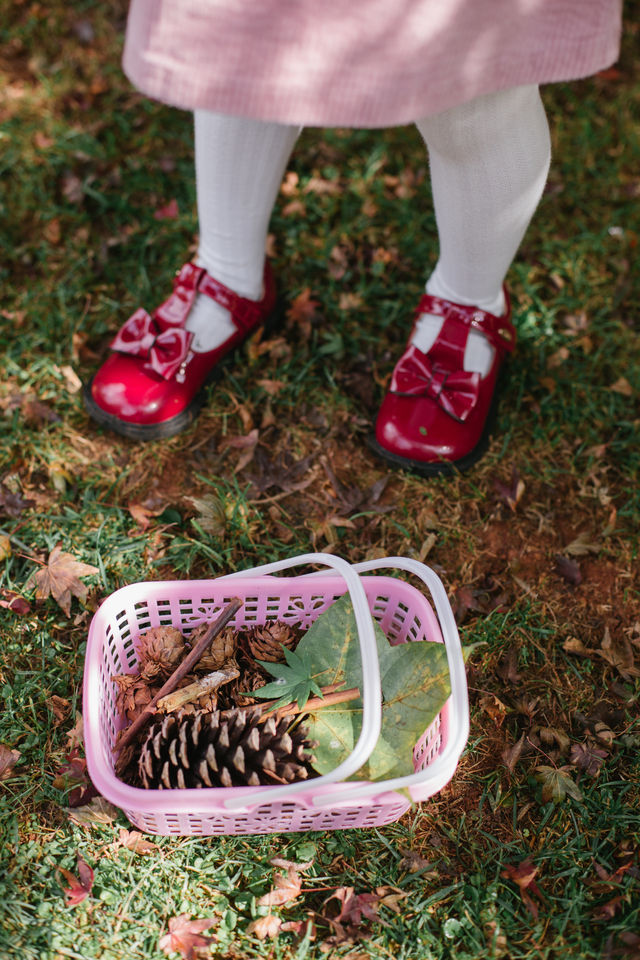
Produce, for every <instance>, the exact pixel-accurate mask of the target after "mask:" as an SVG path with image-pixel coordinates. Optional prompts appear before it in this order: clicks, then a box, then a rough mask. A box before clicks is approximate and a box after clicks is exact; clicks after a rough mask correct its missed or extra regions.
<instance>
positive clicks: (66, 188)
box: [62, 170, 84, 206]
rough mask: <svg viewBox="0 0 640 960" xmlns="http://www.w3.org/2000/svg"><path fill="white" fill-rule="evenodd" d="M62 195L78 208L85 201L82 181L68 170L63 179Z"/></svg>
mask: <svg viewBox="0 0 640 960" xmlns="http://www.w3.org/2000/svg"><path fill="white" fill-rule="evenodd" d="M62 195H63V196H64V198H65V200H68V201H69V203H73V204H75V205H76V206H77V205H78V204H80V203H82V201H83V200H84V187H83V185H82V180H81V179H80V177H77V176H76V175H75V173H71V171H70V170H68V171H67V172H66V173H65V175H64V176H63V178H62Z"/></svg>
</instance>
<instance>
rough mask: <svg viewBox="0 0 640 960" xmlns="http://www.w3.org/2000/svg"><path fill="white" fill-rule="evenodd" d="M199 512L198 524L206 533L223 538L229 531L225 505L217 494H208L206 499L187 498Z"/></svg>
mask: <svg viewBox="0 0 640 960" xmlns="http://www.w3.org/2000/svg"><path fill="white" fill-rule="evenodd" d="M186 499H187V500H190V501H191V503H192V504H193V505H194V507H195V508H196V510H197V511H198V517H197V518H196V522H197V524H198V526H199V527H200V529H201V530H203V531H204V533H210V534H211V536H212V537H223V536H224V534H225V532H226V529H227V516H226V514H225V510H224V504H223V503H222V501H221V499H220V497H218V496H216V494H215V493H207V494H205V495H204V497H187V498H186Z"/></svg>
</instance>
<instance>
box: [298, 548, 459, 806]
mask: <svg viewBox="0 0 640 960" xmlns="http://www.w3.org/2000/svg"><path fill="white" fill-rule="evenodd" d="M386 568H393V569H396V570H406V571H407V572H408V573H413V574H414V575H415V576H416V577H418V578H419V579H420V580H422V582H423V583H424V585H425V587H426V588H427V590H428V591H429V593H430V594H431V598H432V600H433V604H434V606H435V609H436V614H437V616H438V620H439V621H440V629H441V631H442V638H443V640H444V644H445V649H446V651H447V663H448V665H449V675H450V678H451V709H450V710H449V737H448V739H447V744H446V746H445V748H444V750H443V751H442V753H440V754H439V755H438V757H437V758H436V759H435V760H434V761H433V763H430V764H429V768H428V769H429V779H430V780H434V781H438V780H441V779H444V782H445V783H446V782H447V781H448V780H449V779H450V777H451V776H452V774H453V771H454V770H455V768H456V765H457V762H458V760H459V758H460V754H461V753H462V751H463V749H464V747H465V744H466V742H467V739H468V737H469V698H468V694H467V677H466V674H465V669H464V657H463V656H462V646H461V644H460V636H459V634H458V627H457V625H456V621H455V617H454V615H453V611H452V609H451V604H450V603H449V598H448V597H447V593H446V591H445V589H444V586H443V584H442V581H441V580H440V577H439V576H438V575H437V574H436V573H435V572H434V571H433V570H431V569H430V568H429V567H427V566H426V565H425V564H424V563H420V562H419V561H418V560H410V559H409V558H408V557H382V558H381V559H379V560H366V561H364V562H363V563H356V564H354V565H353V568H352V569H353V571H354V572H356V573H358V574H360V573H368V572H369V571H371V570H380V569H386ZM323 576H326V573H325V572H324V571H323V570H321V571H318V572H314V573H310V574H307V575H306V576H305V578H304V579H307V578H312V577H323ZM424 781H425V772H424V771H420V772H419V773H413V774H409V775H408V776H405V777H396V778H395V779H393V780H385V781H384V782H382V783H362V784H359V785H357V786H354V787H353V790H349V795H348V798H349V802H351V801H352V800H355V799H357V798H359V797H366V796H372V795H375V794H382V793H386V792H387V791H389V790H398V789H406V788H409V787H412V786H414V787H417V786H419V785H422V784H424ZM314 782H315V783H317V782H318V781H314ZM344 800H345V794H344V793H324V794H323V795H322V796H321V797H314V798H313V800H312V803H313V804H314V805H316V806H320V805H322V806H324V805H326V804H329V803H339V802H344Z"/></svg>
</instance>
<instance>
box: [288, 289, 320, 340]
mask: <svg viewBox="0 0 640 960" xmlns="http://www.w3.org/2000/svg"><path fill="white" fill-rule="evenodd" d="M319 306H320V303H319V301H318V300H314V299H313V298H312V296H311V288H310V287H305V289H304V290H303V291H302V292H301V293H299V294H298V296H297V297H296V298H295V299H294V300H293V302H292V304H291V306H290V307H289V309H288V310H287V320H288V322H289V326H290V327H293V326H298V327H299V328H300V332H301V334H302V336H303V337H304V339H305V340H308V339H309V337H310V336H311V321H312V320H313V319H314V318H315V317H316V316H317V315H318V307H319Z"/></svg>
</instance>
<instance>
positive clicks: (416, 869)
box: [398, 850, 436, 874]
mask: <svg viewBox="0 0 640 960" xmlns="http://www.w3.org/2000/svg"><path fill="white" fill-rule="evenodd" d="M400 853H401V854H402V860H401V861H400V863H399V864H398V869H400V870H405V871H406V872H407V873H420V874H423V873H435V872H436V868H435V866H434V865H433V864H432V863H430V862H429V860H425V859H424V857H421V856H420V854H419V853H416V852H415V850H401V851H400Z"/></svg>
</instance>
